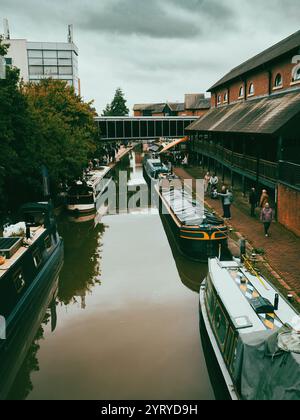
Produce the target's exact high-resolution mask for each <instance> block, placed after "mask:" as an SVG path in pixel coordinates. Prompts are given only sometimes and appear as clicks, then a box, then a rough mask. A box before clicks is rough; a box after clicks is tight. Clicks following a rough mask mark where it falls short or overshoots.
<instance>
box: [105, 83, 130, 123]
mask: <svg viewBox="0 0 300 420" xmlns="http://www.w3.org/2000/svg"><path fill="white" fill-rule="evenodd" d="M126 103H127V101H126V99H125V96H124V93H123V91H122V89H121V88H118V89H117V90H116V93H115V97H114V99H113V101H112V103H111V104H108V105H106V108H105V110H104V111H103V113H102V116H104V117H124V116H127V115H129V109H128V108H127V106H126Z"/></svg>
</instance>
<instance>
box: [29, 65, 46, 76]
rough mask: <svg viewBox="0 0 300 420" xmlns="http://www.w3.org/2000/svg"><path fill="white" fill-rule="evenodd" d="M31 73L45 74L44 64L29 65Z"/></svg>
mask: <svg viewBox="0 0 300 420" xmlns="http://www.w3.org/2000/svg"><path fill="white" fill-rule="evenodd" d="M29 74H32V75H42V74H43V66H34V67H32V66H29Z"/></svg>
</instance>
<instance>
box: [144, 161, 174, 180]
mask: <svg viewBox="0 0 300 420" xmlns="http://www.w3.org/2000/svg"><path fill="white" fill-rule="evenodd" d="M168 173H169V169H168V168H167V167H166V165H164V164H163V163H162V161H161V159H160V158H150V157H149V156H147V157H146V158H145V159H144V164H143V175H144V178H145V180H146V181H147V183H148V184H151V183H153V182H157V181H158V179H159V177H160V176H161V175H167V174H168Z"/></svg>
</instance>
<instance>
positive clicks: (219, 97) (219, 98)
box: [218, 95, 221, 105]
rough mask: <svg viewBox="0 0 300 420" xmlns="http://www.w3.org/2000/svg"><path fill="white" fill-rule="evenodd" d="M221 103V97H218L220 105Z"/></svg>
mask: <svg viewBox="0 0 300 420" xmlns="http://www.w3.org/2000/svg"><path fill="white" fill-rule="evenodd" d="M220 103H221V95H218V105H219V104H220Z"/></svg>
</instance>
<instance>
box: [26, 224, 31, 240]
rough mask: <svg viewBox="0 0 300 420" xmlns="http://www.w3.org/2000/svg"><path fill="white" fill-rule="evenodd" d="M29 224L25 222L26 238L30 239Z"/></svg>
mask: <svg viewBox="0 0 300 420" xmlns="http://www.w3.org/2000/svg"><path fill="white" fill-rule="evenodd" d="M30 236H31V235H30V226H29V225H28V224H27V223H26V239H30Z"/></svg>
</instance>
